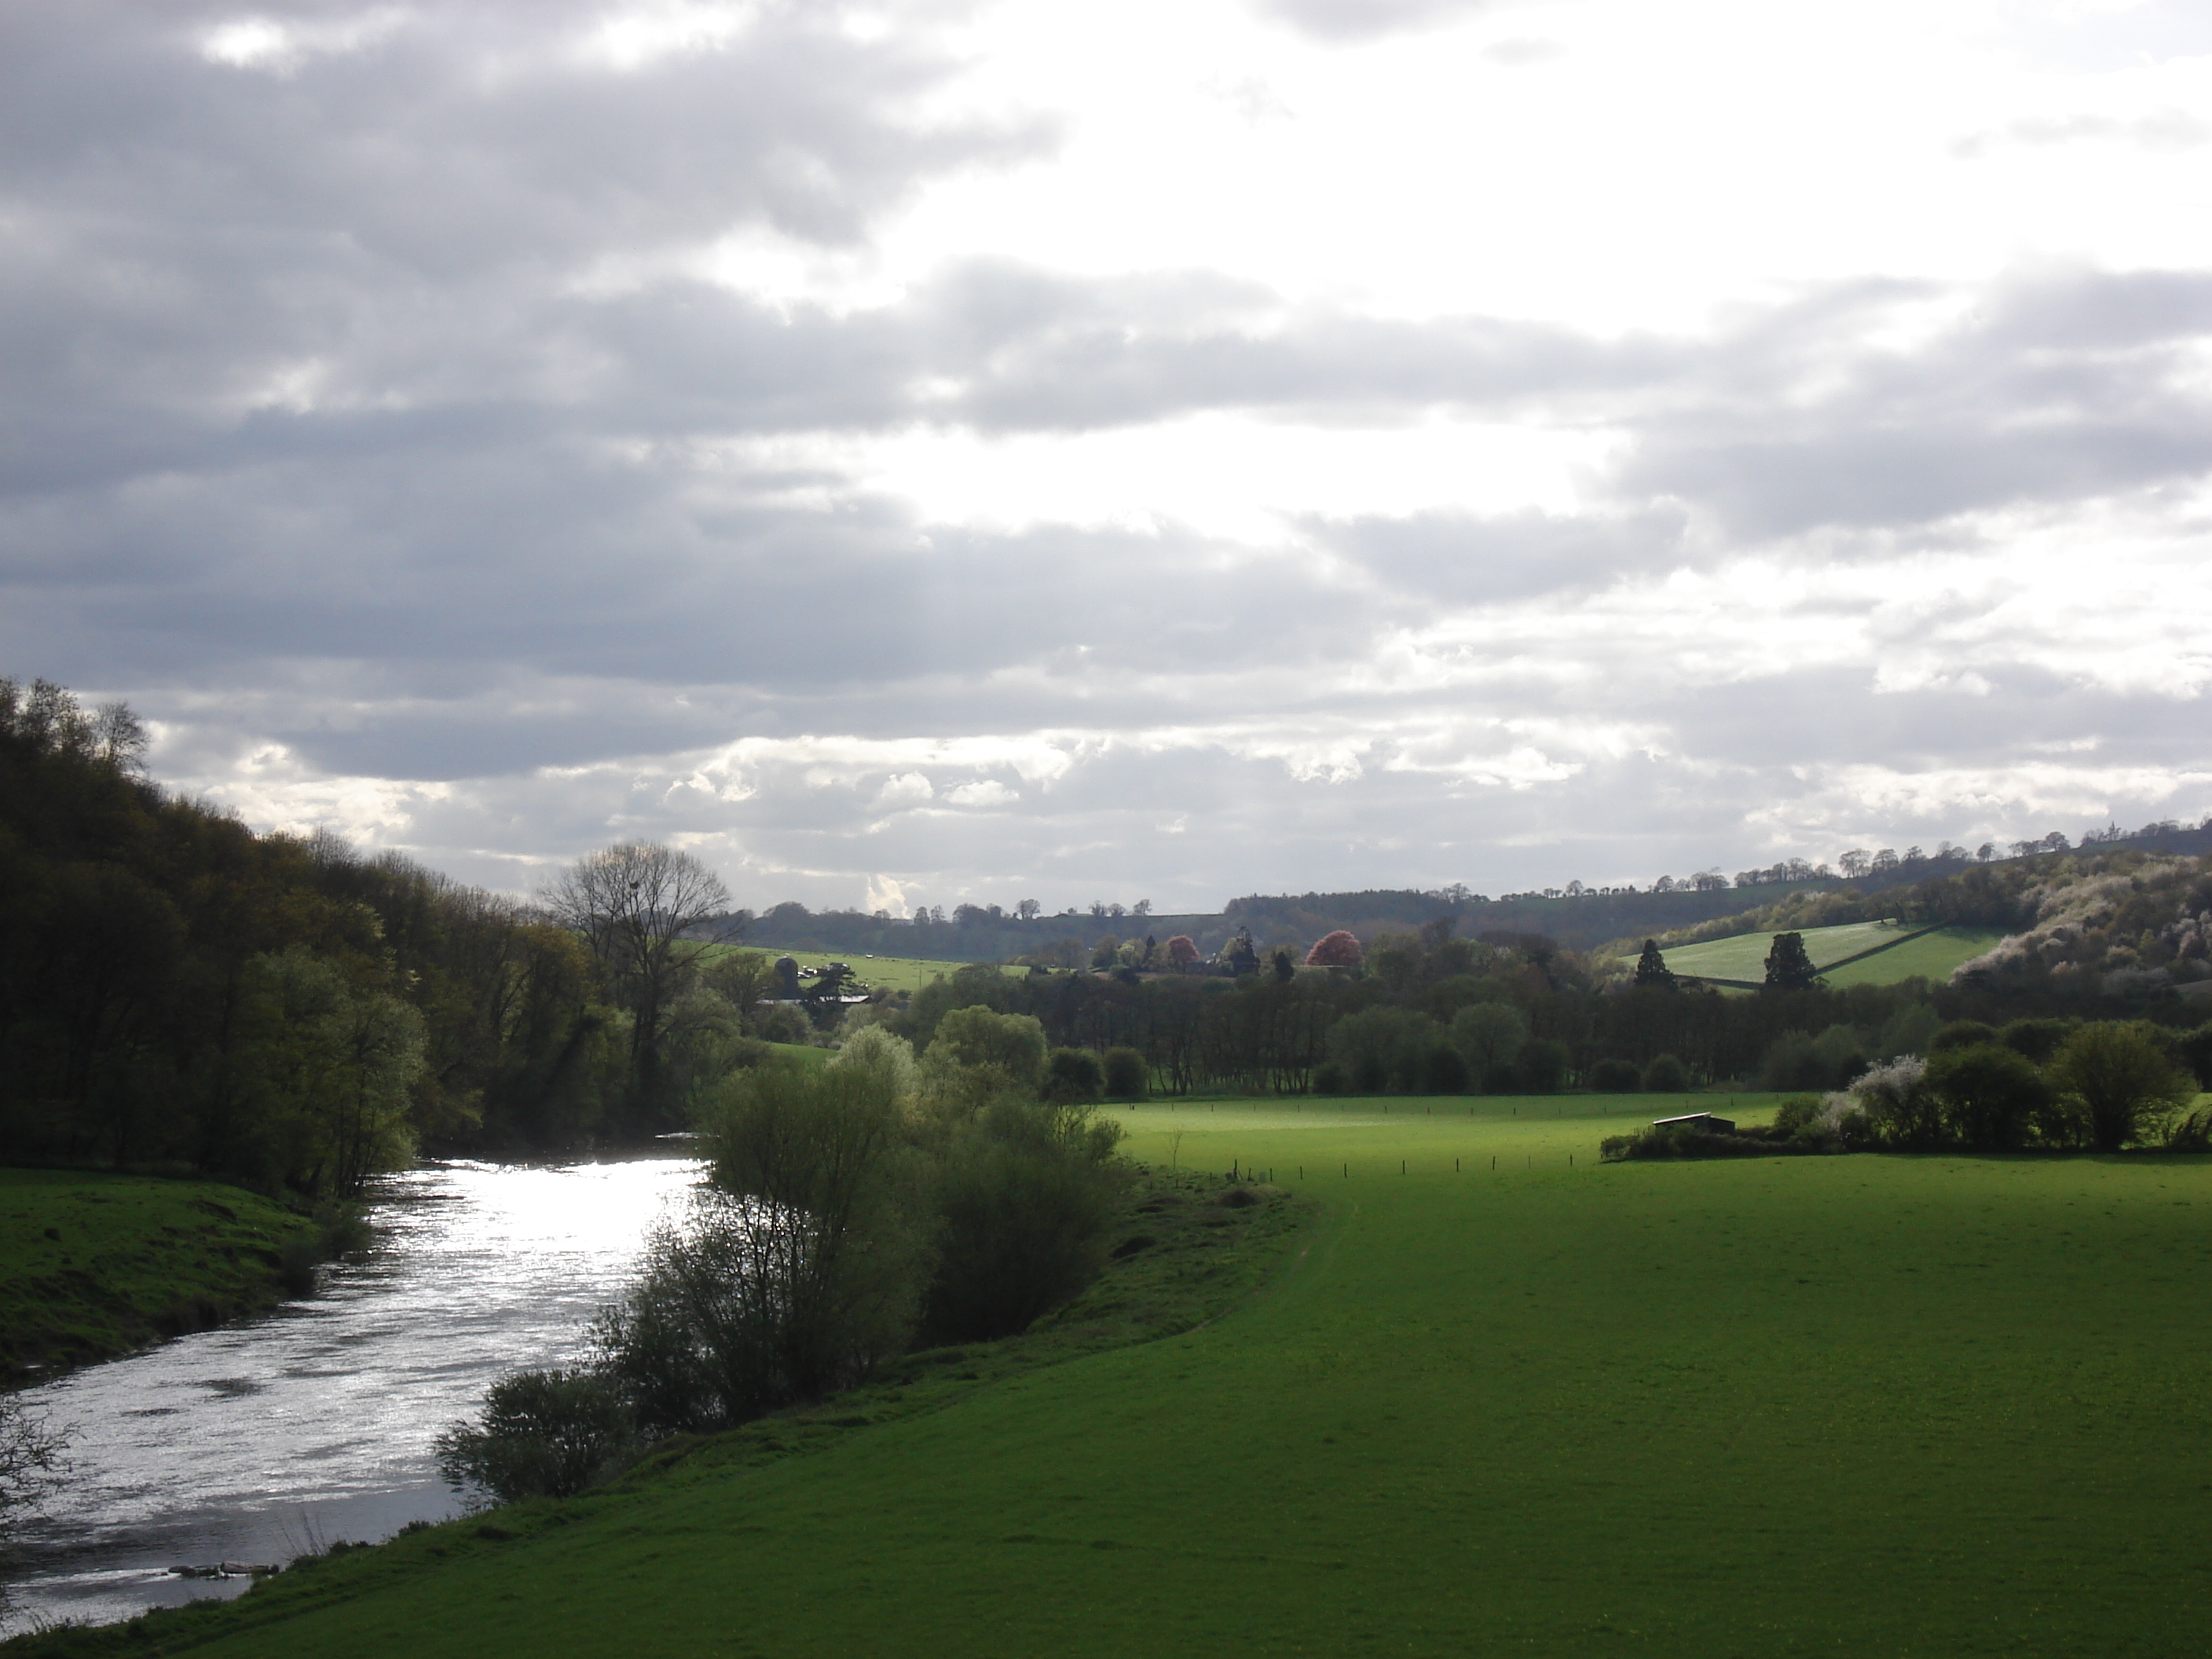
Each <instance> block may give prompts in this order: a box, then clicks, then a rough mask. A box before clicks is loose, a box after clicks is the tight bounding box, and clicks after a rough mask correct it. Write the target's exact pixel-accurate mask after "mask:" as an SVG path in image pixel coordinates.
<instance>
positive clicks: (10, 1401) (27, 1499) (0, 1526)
mask: <svg viewBox="0 0 2212 1659" xmlns="http://www.w3.org/2000/svg"><path fill="white" fill-rule="evenodd" d="M70 1433H71V1431H70V1430H68V1429H56V1428H55V1427H54V1426H53V1425H52V1423H51V1422H50V1421H48V1420H47V1419H46V1418H45V1417H43V1416H40V1417H33V1416H32V1415H31V1414H30V1413H27V1412H26V1411H25V1410H24V1409H23V1407H22V1402H21V1401H19V1400H17V1399H15V1397H14V1396H13V1395H6V1394H0V1543H4V1542H5V1541H7V1539H8V1536H9V1533H10V1532H11V1531H12V1530H13V1528H14V1523H15V1521H16V1520H17V1518H18V1517H20V1516H22V1515H23V1514H25V1513H26V1512H27V1511H30V1510H35V1509H36V1508H37V1507H38V1505H39V1504H40V1502H41V1501H42V1500H43V1499H44V1498H45V1496H46V1492H48V1491H49V1490H51V1489H52V1487H54V1486H57V1485H58V1484H59V1483H60V1480H61V1478H62V1476H63V1474H64V1473H65V1472H66V1471H67V1469H68V1467H69V1459H68V1455H67V1454H68V1448H69V1437H70Z"/></svg>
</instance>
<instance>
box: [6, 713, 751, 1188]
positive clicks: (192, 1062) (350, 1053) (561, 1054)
mask: <svg viewBox="0 0 2212 1659" xmlns="http://www.w3.org/2000/svg"><path fill="white" fill-rule="evenodd" d="M145 746H146V745H145V738H144V735H143V732H141V730H140V728H139V726H138V722H137V720H135V719H133V718H132V717H131V713H130V711H129V710H128V709H127V708H121V707H119V706H116V707H110V708H103V709H97V710H89V709H87V708H83V707H82V706H81V705H80V704H79V703H78V702H77V700H76V698H74V697H73V696H70V694H69V693H68V692H67V691H66V690H64V689H62V688H60V687H58V686H55V685H52V684H47V683H46V682H43V681H40V682H35V683H33V684H30V685H27V686H26V685H22V684H18V683H16V682H14V681H7V680H0V890H4V891H5V892H6V893H7V895H8V902H7V904H6V905H5V906H4V907H0V1156H7V1157H11V1158H31V1157H38V1158H56V1157H58V1158H78V1159H89V1158H101V1159H106V1160H107V1161H110V1162H112V1163H114V1164H118V1165H122V1164H140V1165H163V1164H169V1165H180V1166H189V1167H191V1168H195V1169H197V1170H204V1171H206V1172H209V1173H212V1174H218V1175H222V1176H228V1177H230V1178H233V1179H237V1180H240V1181H244V1182H249V1183H252V1184H258V1185H264V1186H269V1187H278V1186H285V1187H290V1188H295V1189H297V1190H301V1191H304V1192H308V1193H315V1194H339V1195H346V1194H351V1193H353V1192H355V1191H356V1190H357V1189H358V1188H359V1187H360V1185H361V1183H362V1181H363V1180H365V1179H366V1178H367V1177H368V1176H369V1175H370V1174H372V1173H374V1171H376V1170H382V1169H388V1168H392V1167H393V1166H395V1165H397V1164H402V1163H404V1162H405V1161H406V1160H407V1158H410V1156H411V1155H412V1152H413V1148H414V1147H415V1146H416V1144H417V1143H418V1142H419V1141H420V1140H422V1139H425V1138H428V1139H436V1140H438V1141H441V1142H443V1143H446V1144H449V1145H470V1144H508V1145H513V1144H521V1145H533V1146H562V1145H573V1144H575V1143H577V1142H579V1141H582V1140H586V1139H591V1138H592V1137H594V1136H599V1135H606V1134H629V1135H636V1134H641V1133H649V1132H652V1131H654V1130H659V1129H667V1128H675V1127H682V1126H683V1124H684V1121H686V1111H687V1109H688V1101H689V1097H690V1094H691V1093H692V1092H693V1091H695V1090H696V1088H698V1087H700V1086H703V1080H704V1079H708V1078H712V1077H718V1076H720V1073H721V1072H722V1071H725V1070H726V1069H727V1064H728V1062H729V1060H730V1058H731V1056H732V1054H735V1053H736V1052H738V1045H739V1044H741V1043H742V1042H743V1041H744V1038H743V1034H742V1030H741V1029H740V1027H741V1021H740V1020H739V1019H738V1018H736V1017H734V1016H733V1015H732V1013H731V1012H730V1011H729V1006H728V1004H727V1001H726V999H725V998H722V997H720V996H718V995H712V994H709V995H706V996H703V997H702V996H701V995H699V994H698V993H699V992H700V991H701V989H702V973H701V971H700V967H701V964H700V963H698V962H697V961H696V957H697V956H698V954H699V948H700V947H698V946H697V945H696V944H693V943H692V942H690V941H689V940H688V939H684V937H683V936H682V934H683V927H684V925H686V924H688V923H690V922H692V921H697V920H698V919H699V918H700V917H701V916H703V915H707V914H708V913H711V912H715V911H720V910H723V909H726V908H727V905H728V896H727V894H726V893H725V892H724V891H723V890H722V889H721V886H720V883H719V882H717V881H715V880H714V878H713V877H712V876H711V875H709V874H708V873H707V872H704V871H703V870H702V869H700V868H699V867H698V866H696V863H694V862H692V861H690V860H688V859H686V858H685V856H684V855H683V854H670V853H667V852H666V850H665V849H659V848H617V849H612V850H611V852H610V853H607V854H597V855H594V858H593V859H592V860H585V861H584V862H583V863H581V864H580V865H579V866H576V867H575V868H574V869H573V870H571V871H570V872H568V873H567V874H566V875H565V876H564V877H563V878H562V879H561V880H560V881H558V882H556V884H554V885H553V886H552V888H551V889H550V890H549V891H548V892H547V894H546V895H545V896H544V902H543V903H541V904H538V905H528V904H524V903H521V902H517V901H514V900H513V899H509V898H506V897H501V896H497V895H494V894H490V893H486V892H483V891H482V890H478V889H475V888H471V887H466V886H463V885H461V884H458V883H455V882H453V881H452V880H450V879H448V878H446V877H444V876H442V875H440V874H438V873H437V872H433V871H429V870H426V869H423V868H422V867H421V866H418V865H416V864H414V863H411V862H410V861H409V860H406V859H404V858H399V857H396V856H392V855H385V856H380V857H376V858H362V857H361V856H359V855H357V854H356V853H355V852H354V851H353V850H352V849H351V848H349V847H347V846H346V845H345V844H344V843H343V842H341V841H338V840H337V839H336V838H334V837H331V836H304V837H302V836H286V835H255V834H254V833H252V831H251V830H249V829H246V826H245V825H243V824H241V823H239V822H238V821H237V820H236V819H235V818H234V817H230V816H229V815H228V814H226V813H223V812H221V811H216V810H214V809H212V808H210V807H209V806H207V805H204V804H201V803H198V802H195V801H191V800H185V799H179V798H177V797H175V796H173V795H172V794H170V793H167V792H165V791H163V790H162V789H161V788H160V787H158V786H157V785H155V783H154V782H153V781H150V780H149V778H147V777H146V776H145V775H144V772H143V754H144V750H145ZM740 978H741V979H742V975H740ZM735 988H737V989H738V991H739V993H740V994H744V991H745V987H744V985H743V984H742V983H740V984H739V985H738V986H737V987H735ZM756 994H757V991H756Z"/></svg>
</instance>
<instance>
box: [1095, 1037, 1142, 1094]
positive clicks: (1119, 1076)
mask: <svg viewBox="0 0 2212 1659" xmlns="http://www.w3.org/2000/svg"><path fill="white" fill-rule="evenodd" d="M1105 1070H1106V1098H1107V1099H1109V1100H1142V1099H1143V1098H1144V1097H1145V1093H1146V1080H1147V1079H1146V1072H1147V1068H1146V1065H1145V1057H1144V1055H1143V1054H1140V1053H1139V1052H1138V1051H1137V1050H1136V1049H1134V1048H1109V1049H1108V1050H1107V1051H1106V1056H1105Z"/></svg>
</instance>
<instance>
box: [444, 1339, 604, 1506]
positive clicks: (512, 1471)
mask: <svg viewBox="0 0 2212 1659" xmlns="http://www.w3.org/2000/svg"><path fill="white" fill-rule="evenodd" d="M436 1446H437V1452H438V1468H440V1470H441V1471H442V1472H443V1474H445V1477H446V1479H447V1480H450V1481H452V1482H453V1484H454V1485H455V1486H474V1487H475V1488H477V1490H478V1491H479V1492H483V1493H486V1494H488V1495H489V1496H490V1497H492V1498H496V1499H498V1500H499V1501H500V1502H501V1503H514V1502H517V1501H519V1500H520V1499H522V1498H573V1497H574V1496H575V1495H576V1494H577V1493H578V1492H582V1491H583V1490H584V1489H585V1488H586V1487H587V1486H592V1485H594V1484H595V1483H597V1482H598V1481H599V1480H603V1479H605V1477H606V1476H608V1475H610V1474H614V1473H616V1472H617V1471H618V1470H619V1469H620V1468H623V1466H624V1465H625V1464H626V1463H627V1462H629V1458H630V1457H631V1455H633V1454H634V1453H635V1449H636V1447H637V1421H636V1419H635V1416H634V1415H633V1414H632V1413H631V1412H630V1409H629V1402H628V1401H625V1400H623V1397H622V1394H621V1391H620V1390H619V1389H617V1388H615V1387H614V1385H613V1384H612V1383H610V1382H609V1381H608V1379H607V1378H606V1377H605V1376H601V1375H600V1374H599V1373H598V1372H596V1371H592V1370H550V1371H522V1372H519V1373H517V1374H516V1375H514V1376H506V1377H502V1378H501V1379H500V1381H498V1382H496V1383H493V1384H492V1386H491V1389H490V1391H489V1393H487V1394H486V1395H485V1396H484V1405H483V1411H482V1412H481V1413H479V1414H478V1416H477V1420H476V1421H475V1422H474V1423H456V1424H453V1425H451V1426H449V1427H448V1428H447V1430H446V1431H444V1432H443V1433H442V1434H441V1435H439V1437H438V1438H437V1442H436Z"/></svg>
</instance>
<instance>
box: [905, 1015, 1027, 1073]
mask: <svg viewBox="0 0 2212 1659" xmlns="http://www.w3.org/2000/svg"><path fill="white" fill-rule="evenodd" d="M1044 1055H1045V1040H1044V1026H1043V1024H1042V1023H1041V1022H1039V1021H1038V1020H1037V1018H1036V1016H1034V1015H1031V1014H1001V1013H998V1012H994V1011H993V1010H991V1009H989V1008H986V1007H982V1006H971V1007H967V1008H956V1009H954V1010H953V1011H952V1012H951V1013H948V1014H947V1015H945V1018H943V1019H941V1020H939V1022H938V1023H937V1035H936V1036H934V1037H933V1038H932V1039H931V1040H930V1044H929V1051H928V1053H927V1054H926V1055H925V1056H924V1057H923V1058H924V1059H925V1060H926V1061H927V1062H928V1063H929V1064H931V1065H933V1066H939V1067H940V1068H941V1067H944V1066H958V1067H961V1068H963V1069H964V1070H967V1071H970V1072H975V1071H981V1070H982V1069H984V1068H986V1067H987V1068H989V1069H991V1070H992V1071H994V1072H995V1073H997V1074H998V1077H999V1079H1000V1080H1001V1081H1002V1082H1003V1084H1004V1085H1005V1086H1006V1087H1008V1088H1012V1089H1014V1090H1018V1091H1022V1092H1024V1093H1033V1092H1035V1091H1036V1087H1037V1084H1038V1081H1039V1079H1041V1078H1042V1075H1043V1073H1044Z"/></svg>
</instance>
